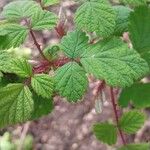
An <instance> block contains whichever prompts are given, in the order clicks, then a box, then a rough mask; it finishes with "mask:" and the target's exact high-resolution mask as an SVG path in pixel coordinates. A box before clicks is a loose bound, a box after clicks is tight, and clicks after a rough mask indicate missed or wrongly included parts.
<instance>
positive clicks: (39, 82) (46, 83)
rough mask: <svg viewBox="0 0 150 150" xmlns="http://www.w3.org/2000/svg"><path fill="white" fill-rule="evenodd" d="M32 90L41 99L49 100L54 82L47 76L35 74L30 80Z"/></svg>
mask: <svg viewBox="0 0 150 150" xmlns="http://www.w3.org/2000/svg"><path fill="white" fill-rule="evenodd" d="M31 86H32V88H33V90H34V91H35V92H36V93H37V94H38V95H40V96H41V97H43V98H50V97H51V96H52V94H53V86H54V82H53V80H52V78H51V77H50V76H49V75H47V74H37V75H34V76H33V77H32V79H31Z"/></svg>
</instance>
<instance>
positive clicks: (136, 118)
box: [119, 110, 145, 134]
mask: <svg viewBox="0 0 150 150" xmlns="http://www.w3.org/2000/svg"><path fill="white" fill-rule="evenodd" d="M144 121H145V115H144V114H143V113H141V112H139V111H137V110H132V111H129V112H126V113H124V114H123V116H122V117H121V119H120V120H119V126H120V128H121V129H122V130H123V131H124V132H125V133H128V134H133V133H136V132H137V131H138V130H139V129H140V128H141V127H142V125H143V124H144Z"/></svg>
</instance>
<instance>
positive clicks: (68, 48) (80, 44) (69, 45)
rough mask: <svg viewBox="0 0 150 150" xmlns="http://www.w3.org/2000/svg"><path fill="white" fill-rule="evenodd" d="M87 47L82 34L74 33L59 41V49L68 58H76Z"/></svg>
mask: <svg viewBox="0 0 150 150" xmlns="http://www.w3.org/2000/svg"><path fill="white" fill-rule="evenodd" d="M87 47H88V37H87V36H86V34H85V33H84V32H81V31H74V32H70V33H68V34H67V36H65V37H63V39H62V40H61V49H62V50H63V51H64V53H65V54H66V55H67V56H68V57H70V58H77V57H79V56H81V54H82V53H83V52H84V51H85V49H86V48H87Z"/></svg>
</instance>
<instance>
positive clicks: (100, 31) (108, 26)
mask: <svg viewBox="0 0 150 150" xmlns="http://www.w3.org/2000/svg"><path fill="white" fill-rule="evenodd" d="M115 18H116V15H115V12H114V10H113V8H111V6H110V5H109V4H108V3H107V2H106V1H104V0H90V1H86V2H85V3H83V4H82V5H81V6H80V7H79V8H78V10H77V11H76V14H75V22H76V25H77V26H78V27H79V28H80V29H84V30H86V31H88V32H96V33H97V35H99V36H102V37H108V36H109V35H111V34H112V33H113V32H114V28H115Z"/></svg>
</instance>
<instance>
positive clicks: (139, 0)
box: [120, 0, 147, 6]
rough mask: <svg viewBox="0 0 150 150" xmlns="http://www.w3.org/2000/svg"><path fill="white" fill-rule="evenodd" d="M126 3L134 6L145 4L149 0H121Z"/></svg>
mask: <svg viewBox="0 0 150 150" xmlns="http://www.w3.org/2000/svg"><path fill="white" fill-rule="evenodd" d="M120 1H121V2H123V3H124V4H129V5H132V6H139V5H145V4H146V1H147V0H120Z"/></svg>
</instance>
